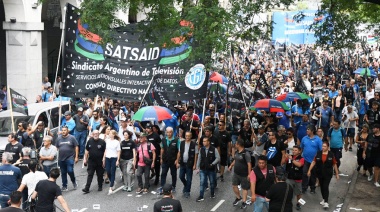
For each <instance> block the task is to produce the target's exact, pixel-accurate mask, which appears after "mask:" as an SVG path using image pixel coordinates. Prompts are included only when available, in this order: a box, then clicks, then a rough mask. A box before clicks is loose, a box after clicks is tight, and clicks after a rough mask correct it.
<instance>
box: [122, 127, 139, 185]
mask: <svg viewBox="0 0 380 212" xmlns="http://www.w3.org/2000/svg"><path fill="white" fill-rule="evenodd" d="M123 136H124V140H123V141H122V142H121V143H120V147H121V153H120V168H121V171H122V173H123V181H124V188H123V190H124V191H128V192H131V191H132V185H133V180H134V178H135V176H134V172H135V167H134V165H133V164H135V158H136V144H135V142H133V141H132V140H131V139H130V137H131V136H132V132H129V131H124V132H123Z"/></svg>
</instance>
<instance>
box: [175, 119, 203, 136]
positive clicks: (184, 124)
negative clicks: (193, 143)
mask: <svg viewBox="0 0 380 212" xmlns="http://www.w3.org/2000/svg"><path fill="white" fill-rule="evenodd" d="M190 124H191V121H183V122H182V124H181V125H179V128H180V129H182V131H183V132H182V138H185V134H186V132H187V131H190ZM192 126H193V127H199V124H198V122H197V121H193V123H192ZM191 134H192V135H191V139H196V138H197V130H195V129H191Z"/></svg>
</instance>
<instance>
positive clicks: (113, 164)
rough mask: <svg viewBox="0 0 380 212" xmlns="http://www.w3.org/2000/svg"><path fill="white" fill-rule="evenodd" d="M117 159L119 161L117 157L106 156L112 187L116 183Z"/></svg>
mask: <svg viewBox="0 0 380 212" xmlns="http://www.w3.org/2000/svg"><path fill="white" fill-rule="evenodd" d="M116 161H117V158H107V157H106V171H107V175H108V179H110V187H111V188H112V187H113V185H114V183H115V174H116Z"/></svg>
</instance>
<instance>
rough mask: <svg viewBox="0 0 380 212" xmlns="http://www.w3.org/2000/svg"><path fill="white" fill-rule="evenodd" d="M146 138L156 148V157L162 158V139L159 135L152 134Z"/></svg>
mask: <svg viewBox="0 0 380 212" xmlns="http://www.w3.org/2000/svg"><path fill="white" fill-rule="evenodd" d="M146 138H147V139H148V142H150V143H152V144H153V146H154V147H155V148H156V156H157V155H158V156H160V154H161V146H160V144H161V138H160V136H159V135H158V134H157V133H155V132H153V133H152V134H150V135H148V136H146ZM156 159H159V158H157V157H156Z"/></svg>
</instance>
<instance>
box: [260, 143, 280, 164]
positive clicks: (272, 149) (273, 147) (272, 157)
mask: <svg viewBox="0 0 380 212" xmlns="http://www.w3.org/2000/svg"><path fill="white" fill-rule="evenodd" d="M264 150H266V153H267V154H266V155H267V158H268V164H271V165H272V166H274V167H277V166H281V160H282V152H281V151H283V150H285V146H284V143H281V142H279V141H276V143H275V144H272V142H271V141H268V142H266V143H265V146H264Z"/></svg>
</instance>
